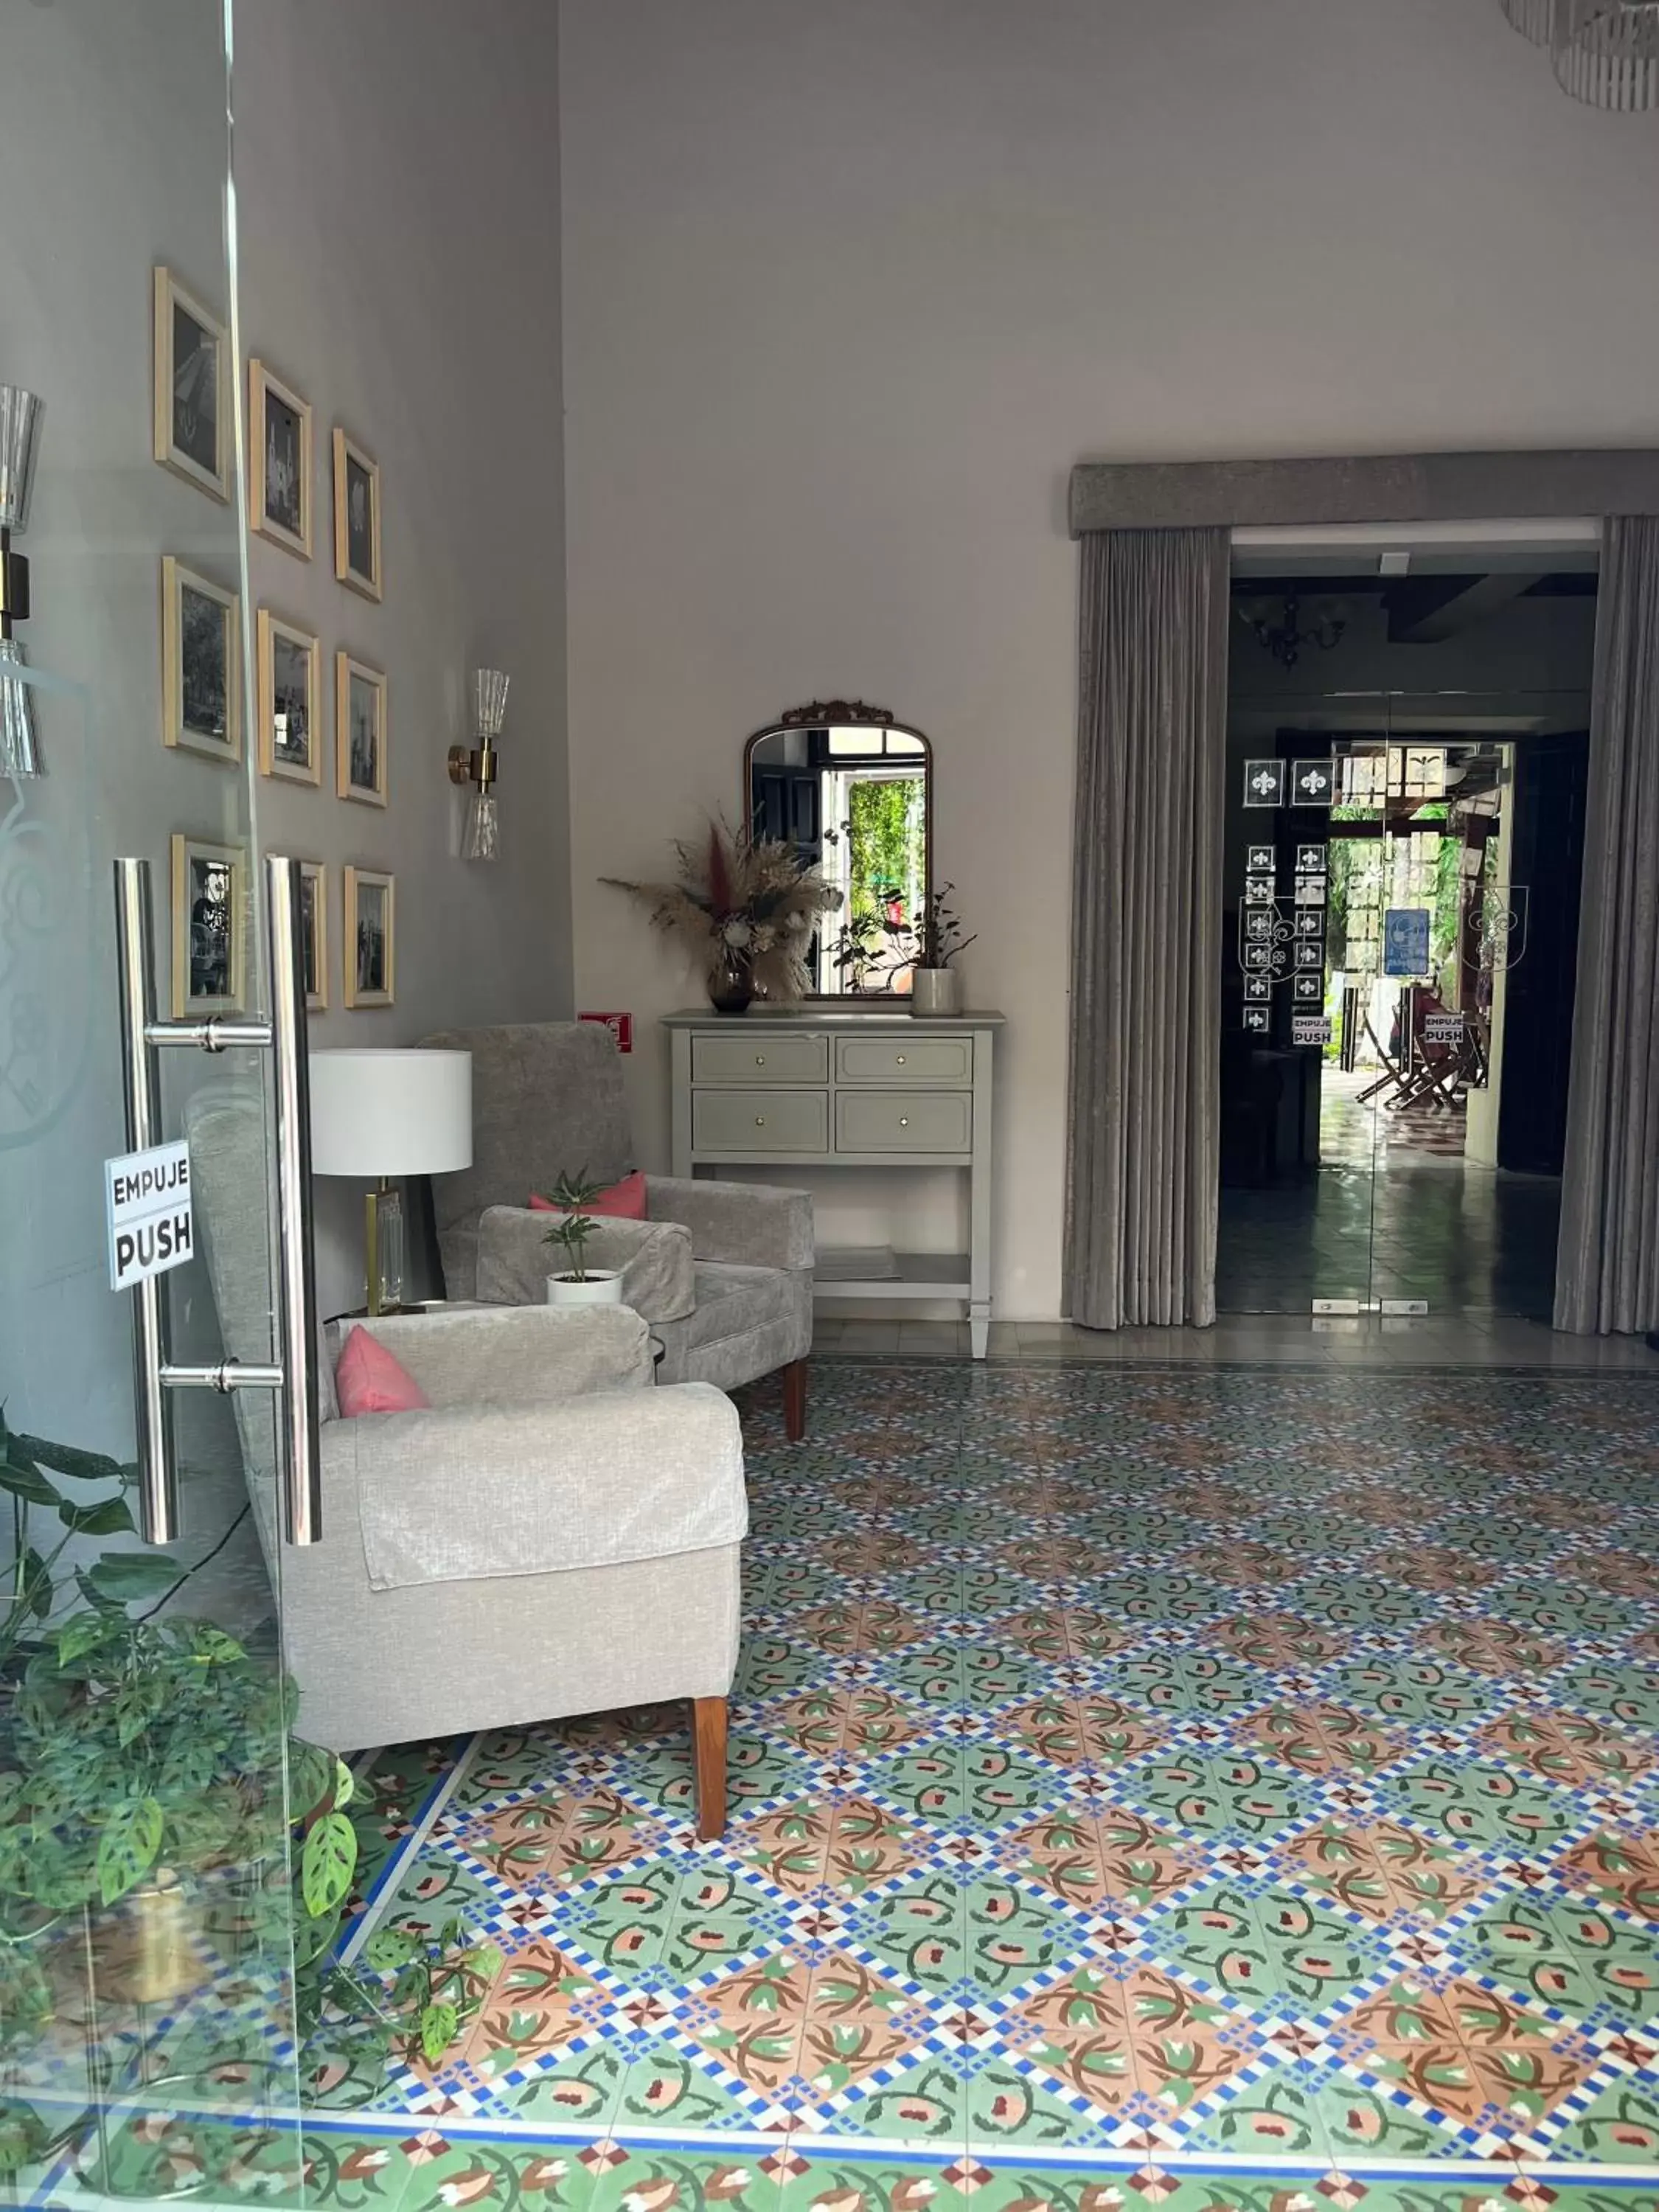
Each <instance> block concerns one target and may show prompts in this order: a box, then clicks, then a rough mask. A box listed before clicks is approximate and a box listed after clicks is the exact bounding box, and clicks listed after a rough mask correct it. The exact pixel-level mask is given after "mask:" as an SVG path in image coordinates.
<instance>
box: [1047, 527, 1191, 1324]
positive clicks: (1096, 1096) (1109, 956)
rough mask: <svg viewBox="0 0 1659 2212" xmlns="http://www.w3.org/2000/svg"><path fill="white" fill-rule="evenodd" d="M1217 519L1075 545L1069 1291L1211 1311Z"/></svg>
mask: <svg viewBox="0 0 1659 2212" xmlns="http://www.w3.org/2000/svg"><path fill="white" fill-rule="evenodd" d="M1230 550H1231V549H1230V539H1229V533H1228V532H1226V531H1225V530H1127V531H1098V532H1090V533H1089V534H1087V535H1085V538H1084V539H1083V605H1082V617H1081V623H1080V641H1081V666H1080V678H1079V729H1078V784H1077V816H1076V840H1075V850H1074V856H1073V917H1072V1040H1071V1042H1072V1050H1071V1101H1070V1115H1069V1120H1068V1129H1067V1137H1068V1152H1067V1173H1066V1285H1065V1288H1066V1310H1067V1311H1068V1312H1069V1314H1070V1316H1071V1317H1072V1319H1073V1321H1075V1322H1081V1323H1082V1324H1083V1326H1084V1327H1085V1328H1125V1327H1130V1326H1133V1324H1135V1323H1137V1322H1161V1323H1170V1322H1197V1323H1200V1324H1207V1323H1209V1322H1212V1321H1213V1320H1214V1319H1215V1240H1216V1188H1217V1177H1218V1167H1219V1144H1218V1109H1219V1073H1218V1051H1219V1042H1220V1022H1221V968H1220V935H1219V933H1220V915H1221V850H1222V830H1223V819H1222V806H1223V799H1222V786H1223V775H1224V769H1225V757H1226V730H1227V605H1228V600H1227V593H1228V563H1229V557H1230Z"/></svg>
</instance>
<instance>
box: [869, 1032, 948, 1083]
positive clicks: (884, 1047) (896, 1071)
mask: <svg viewBox="0 0 1659 2212" xmlns="http://www.w3.org/2000/svg"><path fill="white" fill-rule="evenodd" d="M973 1079H974V1040H973V1039H972V1037H970V1036H963V1037H932V1036H925V1037H896V1036H879V1037H838V1038H837V1039H836V1081H837V1082H840V1083H971V1082H972V1081H973Z"/></svg>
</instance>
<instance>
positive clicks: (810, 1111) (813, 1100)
mask: <svg viewBox="0 0 1659 2212" xmlns="http://www.w3.org/2000/svg"><path fill="white" fill-rule="evenodd" d="M720 1042H724V1040H723V1039H722V1040H720ZM802 1042H805V1040H802ZM691 1149H692V1150H693V1152H736V1153H741V1154H742V1155H744V1157H745V1158H750V1157H752V1156H754V1155H755V1154H757V1153H760V1152H828V1151H829V1092H828V1091H693V1092H692V1094H691Z"/></svg>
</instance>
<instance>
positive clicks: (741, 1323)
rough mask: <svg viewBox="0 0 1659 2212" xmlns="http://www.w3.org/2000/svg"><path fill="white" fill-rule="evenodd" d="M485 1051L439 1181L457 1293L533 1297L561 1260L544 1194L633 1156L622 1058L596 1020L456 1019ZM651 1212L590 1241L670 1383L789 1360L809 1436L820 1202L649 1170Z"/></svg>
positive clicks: (791, 1419) (606, 1174)
mask: <svg viewBox="0 0 1659 2212" xmlns="http://www.w3.org/2000/svg"><path fill="white" fill-rule="evenodd" d="M424 1042H426V1043H427V1044H428V1045H433V1046H441V1047H444V1048H447V1049H450V1050H453V1051H460V1052H470V1053H471V1055H472V1165H471V1167H470V1168H468V1169H465V1170H463V1171H462V1172H461V1173H460V1174H459V1175H448V1176H435V1177H434V1178H433V1194H434V1205H435V1212H436V1216H437V1226H438V1243H439V1247H440V1249H441V1253H442V1255H443V1266H444V1282H445V1287H446V1289H447V1291H448V1294H449V1296H450V1297H452V1298H470V1297H478V1298H483V1299H485V1300H486V1301H488V1302H489V1303H491V1304H533V1303H535V1302H538V1301H539V1300H541V1299H543V1298H544V1297H545V1296H546V1284H547V1278H548V1276H549V1274H550V1273H551V1272H552V1266H553V1263H552V1261H551V1260H550V1257H549V1255H548V1251H547V1247H546V1245H545V1243H544V1241H543V1240H544V1237H545V1235H546V1231H547V1222H546V1217H545V1216H544V1215H538V1214H535V1213H533V1212H531V1211H530V1210H529V1206H530V1199H531V1195H532V1193H535V1192H545V1191H547V1190H550V1188H552V1186H553V1184H554V1183H555V1182H557V1180H558V1179H559V1177H560V1176H561V1175H564V1174H569V1175H582V1174H586V1175H587V1176H591V1177H592V1179H593V1180H595V1181H596V1182H616V1181H617V1179H619V1178H620V1177H621V1176H624V1175H626V1174H628V1173H629V1170H631V1169H632V1168H633V1167H634V1166H635V1154H634V1148H633V1139H632V1137H631V1135H630V1133H629V1125H628V1107H627V1102H626V1099H625V1097H624V1096H623V1073H622V1062H621V1060H619V1059H618V1057H617V1048H616V1043H615V1041H614V1040H613V1038H612V1037H611V1033H610V1031H609V1030H606V1029H605V1028H603V1027H602V1026H601V1025H600V1024H598V1023H594V1022H547V1023H527V1024H522V1025H520V1026H516V1027H513V1028H503V1029H483V1030H445V1031H443V1032H442V1033H441V1035H439V1036H429V1037H427V1038H426V1039H425V1040H424ZM646 1188H647V1193H648V1198H647V1211H648V1213H649V1217H650V1218H649V1219H648V1220H647V1221H643V1222H641V1221H606V1222H604V1223H603V1224H602V1225H601V1226H600V1231H599V1235H598V1237H596V1238H595V1240H594V1242H593V1243H592V1246H591V1247H590V1250H591V1254H592V1259H593V1261H594V1262H595V1264H596V1265H597V1266H599V1267H617V1268H620V1269H621V1270H622V1272H623V1297H624V1299H625V1300H626V1301H627V1302H628V1304H629V1305H630V1306H632V1307H633V1308H634V1310H635V1312H637V1313H639V1314H640V1315H641V1316H643V1317H644V1319H645V1320H647V1322H649V1323H650V1324H651V1333H652V1334H653V1336H654V1337H655V1338H656V1339H657V1340H658V1342H659V1344H660V1345H661V1346H662V1358H661V1361H660V1364H659V1367H658V1370H657V1379H658V1381H659V1383H682V1382H698V1383H714V1384H715V1385H716V1386H717V1387H718V1388H719V1389H722V1390H731V1389H736V1388H737V1386H738V1384H739V1383H752V1382H754V1381H755V1380H757V1377H759V1376H763V1375H770V1374H773V1373H775V1372H777V1371H778V1370H781V1371H782V1376H783V1393H784V1414H785V1423H786V1426H787V1431H788V1433H789V1436H790V1438H791V1440H792V1441H795V1442H798V1441H799V1438H800V1437H802V1436H803V1435H804V1434H805V1425H806V1376H807V1360H808V1358H809V1356H810V1354H811V1349H812V1260H813V1247H812V1201H811V1198H810V1197H809V1196H808V1195H807V1194H806V1193H805V1191H800V1190H779V1189H775V1188H772V1187H770V1186H769V1185H768V1184H764V1183H738V1182H704V1181H702V1180H701V1179H699V1180H697V1181H695V1182H692V1181H688V1180H686V1179H684V1177H678V1176H647V1178H646Z"/></svg>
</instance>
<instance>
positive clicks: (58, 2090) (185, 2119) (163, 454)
mask: <svg viewBox="0 0 1659 2212" xmlns="http://www.w3.org/2000/svg"><path fill="white" fill-rule="evenodd" d="M0 161H3V164H4V169H5V173H6V176H7V182H8V189H7V193H6V199H7V204H8V207H9V210H10V211H11V212H10V216H9V220H8V222H7V223H6V225H5V227H4V228H3V232H0V386H4V387H6V390H5V392H4V393H0V447H3V453H0V522H3V523H4V525H5V527H6V538H5V540H4V541H0V552H3V553H4V554H5V555H6V556H7V560H6V565H5V568H4V575H5V589H4V593H3V599H4V605H5V609H6V615H5V620H4V623H3V624H0V629H3V630H4V631H5V632H7V633H9V635H6V636H5V637H4V638H3V640H0V710H3V711H0V732H3V738H4V749H3V755H0V1221H3V1224H4V1230H3V1237H0V1407H3V1415H0V1492H3V1502H0V1546H3V1547H4V1551H5V1561H4V1565H5V1586H4V1587H5V1595H4V1596H3V1599H0V2075H3V2092H0V2192H3V2193H4V2195H5V2196H6V2197H7V2198H8V2200H9V2201H12V2202H16V2203H43V2202H50V2201H58V2199H59V2198H60V2197H63V2198H64V2200H65V2201H67V2200H68V2199H69V2198H71V2197H72V2198H74V2199H75V2200H76V2201H93V2200H94V2199H107V2198H110V2197H113V2198H117V2199H120V2200H123V2201H127V2202H137V2203H149V2202H161V2201H164V2200H171V2199H173V2198H176V2197H189V2196H194V2195H197V2194H204V2195H206V2196H208V2197H211V2196H212V2195H213V2194H214V2192H215V2188H216V2185H217V2184H218V2183H220V2182H222V2181H223V2180H224V2179H225V2178H226V2177H227V2176H228V2175H229V2174H231V2173H232V2172H233V2171H234V2174H235V2175H236V2176H237V2177H239V2179H238V2187H239V2189H240V2191H241V2192H243V2193H246V2191H249V2190H252V2191H257V2192H258V2193H259V2194H261V2195H271V2196H276V2197H283V2198H287V2199H289V2200H291V2199H292V2198H293V2197H295V2195H296V2194H297V2191H298V2189H299V2185H300V2178H301V2160H300V2143H299V2135H298V2118H297V2115H298V2096H297V2087H296V2078H295V2068H296V2060H295V2045H296V2032H295V1990H294V1982H295V1964H294V1958H295V1954H294V1936H293V1932H292V1931H293V1927H294V1924H295V1918H296V1914H297V1917H299V1919H300V1921H301V1924H302V1926H303V1922H304V1917H305V1916H304V1913H303V1908H302V1907H298V1906H296V1905H295V1902H294V1899H293V1897H292V1894H291V1892H290V1886H289V1838H290V1815H291V1814H292V1813H293V1812H294V1811H295V1809H296V1808H297V1809H299V1810H301V1812H304V1811H306V1810H307V1809H312V1808H314V1805H315V1804H316V1803H317V1802H320V1797H321V1796H322V1795H323V1794H324V1793H328V1792H331V1791H332V1790H334V1788H335V1784H336V1779H337V1778H336V1776H335V1771H334V1762H333V1761H332V1759H328V1760H326V1761H320V1760H319V1759H316V1758H315V1757H314V1756H313V1755H309V1754H301V1755H300V1756H301V1768H300V1771H299V1775H298V1779H299V1790H298V1793H297V1795H296V1794H295V1791H294V1790H291V1789H290V1769H289V1759H290V1751H289V1736H288V1718H289V1716H288V1713H287V1710H286V1706H285V1700H284V1691H283V1669H282V1661H281V1650H280V1634H279V1626H278V1622H279V1608H278V1586H277V1580H276V1577H277V1573H278V1569H279V1561H278V1555H277V1552H276V1547H275V1546H274V1545H272V1544H270V1543H269V1542H268V1541H262V1539H268V1538H269V1536H270V1532H271V1531H272V1529H273V1528H274V1526H275V1516H274V1514H273V1512H272V1510H271V1499H270V1495H269V1483H270V1474H269V1470H270V1467H271V1464H272V1461H273V1456H274V1455H273V1453H272V1449H271V1446H270V1422H271V1419H272V1407H271V1405H270V1401H269V1400H266V1401H264V1402H262V1403H260V1404H258V1405H254V1406H252V1407H246V1406H244V1407H241V1408H240V1413H241V1419H240V1426H239V1424H238V1421H237V1420H235V1419H233V1417H232V1414H231V1411H230V1406H229V1401H228V1399H226V1398H224V1397H222V1396H220V1395H216V1394H215V1393H212V1392H209V1391H197V1392H193V1393H191V1394H188V1395H186V1394H183V1393H180V1394H179V1396H178V1402H177V1408H176V1425H175V1450H176V1458H177V1462H178V1466H179V1506H180V1510H179V1532H178V1534H177V1535H176V1537H175V1538H174V1539H173V1541H168V1542H167V1543H165V1544H157V1543H154V1542H151V1541H146V1538H147V1534H153V1533H154V1530H153V1528H152V1529H151V1530H149V1531H147V1529H146V1526H145V1518H144V1513H143V1501H142V1499H141V1497H140V1493H139V1486H138V1483H137V1468H136V1464H135V1462H136V1460H137V1443H136V1429H135V1402H134V1390H135V1373H134V1353H133V1340H132V1329H131V1299H132V1297H133V1295H134V1293H133V1292H132V1291H131V1290H130V1289H117V1288H113V1287H112V1253H113V1251H114V1242H115V1240H114V1237H113V1233H112V1229H111V1227H110V1225H109V1222H108V1220H107V1219H106V1162H108V1161H110V1160H112V1159H113V1158H118V1156H120V1155H122V1154H123V1153H124V1152H126V1151H127V1149H128V1146H129V1130H128V1126H127V1109H126V1104H125V1101H126V1097H127V1086H126V1085H125V1082H124V1060H123V1049H122V1037H121V1030H120V1024H119V995H118V959H117V933H116V911H115V900H114V895H113V888H112V880H113V870H114V863H115V862H116V860H118V859H121V858H125V857H131V858H134V859H137V860H143V861H145V862H147V863H148V865H149V873H150V879H151V887H152V896H153V909H154V924H155V947H154V951H155V973H154V977H153V984H154V990H155V1003H156V1007H157V1010H158V1012H159V1015H160V1017H161V1019H163V1020H166V1019H167V1018H170V1017H173V1016H187V1017H201V1016H204V1015H206V1014H209V1013H213V1012H222V1013H226V1014H235V1013H240V1014H244V1015H252V1014H255V1013H257V1012H258V1011H259V1010H260V1009H261V1007H262V1006H263V1005H264V981H263V977H264V968H263V963H262V958H261V953H260V947H259V945H258V937H257V933H256V929H255V926H254V918H253V911H252V887H253V884H254V880H255V871H256V861H257V858H258V837H257V825H256V822H255V817H254V807H253V792H254V779H253V773H252V769H253V757H254V752H255V747H254V745H253V744H252V711H251V702H250V696H249V685H248V682H247V677H248V671H249V651H248V634H247V633H248V625H247V621H246V563H245V537H244V532H243V527H242V522H241V517H240V485H241V483H242V481H243V471H242V468H241V465H240V448H239V444H238V424H237V410H236V407H235V404H234V401H235V391H236V368H235V363H234V360H233V359H232V356H231V350H230V348H231V338H230V331H231V329H232V323H233V318H232V313H231V308H232V301H231V281H232V280H231V270H232V267H233V259H232V256H231V254H230V252H229V251H228V240H227V228H226V226H227V210H228V202H229V195H228V120H227V72H226V52H225V10H224V8H223V5H222V0H143V4H142V5H140V6H132V7H112V6H110V5H108V4H106V0H55V4H53V5H52V6H50V7H42V6H38V5H35V4H33V0H0ZM25 394H28V395H33V402H31V401H30V400H28V399H27V398H24V397H23V396H22V395H25ZM24 562H27V578H25V574H24V570H23V566H22V564H23V563H24ZM20 653H21V656H24V657H23V658H20V657H19V656H20ZM165 1059H166V1061H167V1066H166V1067H165V1070H164V1074H165V1079H166V1081H165V1113H164V1127H163V1131H162V1133H163V1134H164V1135H165V1136H166V1137H167V1138H169V1139H176V1138H177V1137H179V1136H180V1135H181V1134H182V1133H184V1128H185V1108H186V1105H187V1103H189V1102H190V1101H191V1098H192V1097H204V1096H205V1097H213V1096H215V1095H217V1094H218V1093H220V1092H227V1093H228V1091H232V1090H236V1091H240V1093H241V1094H242V1095H244V1096H245V1097H246V1098H247V1099H248V1100H249V1101H250V1103H251V1111H252V1115H253V1124H252V1126H253V1127H254V1130H255V1133H256V1136H258V1135H260V1134H262V1133H263V1129H264V1113H265V1078H264V1072H263V1065H262V1059H263V1056H262V1055H257V1054H254V1053H252V1052H249V1051H243V1052H240V1053H239V1052H227V1053H225V1054H219V1055H216V1056H215V1057H214V1058H213V1059H211V1060H210V1059H209V1057H208V1056H207V1055H206V1054H203V1053H201V1052H199V1051H196V1050H191V1051H190V1052H188V1053H186V1052H182V1051H175V1052H171V1053H168V1054H166V1055H165ZM256 1188H260V1190H261V1197H260V1202H259V1204H258V1207H257V1208H256V1209H255V1210H254V1212H253V1215H252V1217H251V1218H250V1221H249V1222H248V1223H247V1224H246V1225H245V1228H246V1235H245V1236H244V1237H243V1238H242V1256H243V1259H244V1261H245V1262H246V1270H245V1275H244V1279H243V1282H242V1289H243V1292H244V1303H245V1307H246V1315H247V1316H249V1317H251V1320H252V1324H253V1331H254V1334H255V1336H256V1337H257V1338H258V1345H256V1351H255V1356H256V1357H262V1358H266V1359H269V1358H270V1352H269V1349H268V1346H269V1335H270V1272H269V1254H268V1251H267V1249H266V1225H265V1220H264V1202H263V1178H262V1177H257V1178H256ZM201 1228H202V1225H201V1223H200V1222H199V1220H198V1221H197V1224H196V1225H195V1231H194V1234H196V1235H199V1233H200V1231H201ZM146 1245H147V1246H148V1251H149V1257H152V1258H153V1257H155V1256H156V1254H157V1249H158V1248H157V1244H156V1237H155V1223H154V1221H153V1220H152V1221H151V1222H150V1224H149V1229H148V1231H141V1232H140V1234H139V1235H138V1236H137V1237H135V1238H134V1239H133V1249H132V1251H131V1252H130V1253H128V1254H127V1255H126V1258H125V1261H123V1264H124V1265H125V1266H128V1267H131V1264H132V1261H133V1257H134V1255H135V1254H137V1255H138V1256H139V1257H141V1258H142V1257H143V1249H142V1248H143V1247H145V1246H146ZM181 1249H189V1250H191V1252H192V1253H193V1252H194V1249H195V1247H194V1245H193V1243H187V1244H186V1245H185V1247H183V1248H181ZM164 1294H165V1296H166V1297H167V1301H168V1304H169V1305H170V1309H171V1316H172V1352H173V1358H175V1359H176V1360H178V1361H180V1362H190V1361H204V1362H205V1361H211V1360H214V1359H216V1358H218V1357H219V1356H220V1350H221V1336H220V1331H219V1326H218V1321H217V1318H216V1310H215V1305H214V1301H213V1297H212V1295H211V1291H210V1286H209V1284H208V1280H207V1275H206V1270H205V1268H204V1266H203V1264H202V1261H201V1260H200V1258H199V1257H198V1256H191V1257H189V1258H188V1259H187V1261H186V1262H185V1264H183V1265H181V1266H179V1267H176V1268H175V1269H174V1270H173V1271H172V1272H170V1273H168V1274H167V1276H166V1277H165V1279H164ZM259 1346H264V1347H265V1348H264V1349H260V1348H259ZM237 1349H238V1350H239V1351H240V1350H244V1349H245V1347H244V1346H240V1345H239V1346H238V1347H237ZM250 1470H251V1471H252V1472H251V1474H250V1472H249V1471H250Z"/></svg>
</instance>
